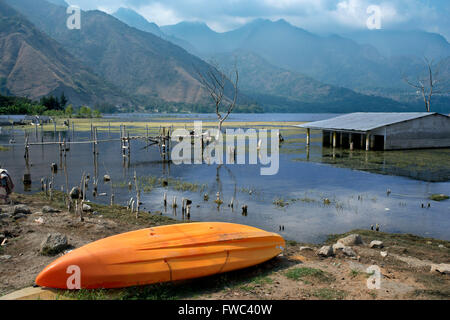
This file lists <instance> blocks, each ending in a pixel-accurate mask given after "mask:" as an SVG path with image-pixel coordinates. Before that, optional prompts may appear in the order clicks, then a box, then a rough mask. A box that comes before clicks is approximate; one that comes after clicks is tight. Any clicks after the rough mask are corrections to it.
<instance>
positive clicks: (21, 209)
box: [14, 204, 31, 215]
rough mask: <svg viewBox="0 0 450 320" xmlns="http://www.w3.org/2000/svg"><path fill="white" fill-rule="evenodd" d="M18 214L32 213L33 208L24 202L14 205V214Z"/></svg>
mask: <svg viewBox="0 0 450 320" xmlns="http://www.w3.org/2000/svg"><path fill="white" fill-rule="evenodd" d="M17 214H31V210H30V208H28V207H27V206H26V205H24V204H18V205H17V206H15V207H14V215H17Z"/></svg>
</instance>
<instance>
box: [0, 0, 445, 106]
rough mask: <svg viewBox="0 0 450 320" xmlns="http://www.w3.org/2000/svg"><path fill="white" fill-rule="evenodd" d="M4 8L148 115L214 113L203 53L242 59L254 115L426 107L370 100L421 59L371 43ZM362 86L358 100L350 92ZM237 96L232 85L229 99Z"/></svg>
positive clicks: (265, 29) (286, 30)
mask: <svg viewBox="0 0 450 320" xmlns="http://www.w3.org/2000/svg"><path fill="white" fill-rule="evenodd" d="M0 1H7V2H8V3H9V4H11V6H13V7H15V8H16V9H17V10H19V11H20V12H21V13H22V14H24V15H25V16H26V17H27V18H28V19H29V20H31V21H32V22H33V23H34V24H35V25H36V26H37V27H38V28H39V29H40V30H42V31H43V32H45V33H46V35H48V36H50V37H52V38H53V39H55V40H56V41H57V42H58V43H59V44H61V46H62V47H63V48H64V49H63V50H64V51H68V52H70V53H71V54H72V55H73V56H74V57H75V58H76V59H77V60H79V61H80V64H82V65H84V66H87V68H90V69H92V70H93V71H94V72H95V73H96V74H98V75H99V76H98V78H99V79H105V81H104V82H105V84H106V83H108V82H109V83H112V86H115V87H118V88H120V90H122V91H123V92H124V94H123V95H122V96H123V97H124V100H127V101H129V102H131V101H133V102H132V103H133V104H134V105H136V107H139V106H140V107H147V108H148V109H147V110H164V109H165V108H166V107H167V106H168V104H180V105H186V106H192V108H196V109H195V110H200V109H201V110H205V109H202V108H203V107H202V106H205V105H211V99H210V97H209V94H208V92H207V91H206V90H205V88H203V86H202V85H201V83H200V79H199V76H198V74H197V71H200V72H205V71H206V70H209V69H210V68H211V64H208V63H207V62H205V61H203V60H202V59H200V58H198V57H196V56H195V55H194V54H191V53H192V52H193V51H197V52H200V51H203V53H202V54H201V55H200V56H201V58H203V59H205V60H206V61H208V60H209V59H211V58H212V59H213V60H216V61H217V62H219V67H221V66H224V67H226V68H227V69H228V70H230V68H231V67H232V65H233V61H232V58H233V57H234V56H235V55H236V56H237V58H238V60H239V61H240V62H241V63H240V66H239V68H240V76H241V81H240V93H241V95H240V98H239V103H242V104H245V105H246V106H247V107H251V106H252V105H254V103H257V104H258V106H256V107H255V110H259V109H260V107H261V106H262V107H263V109H264V110H265V111H280V112H352V111H407V110H411V111H412V110H416V109H414V108H416V106H412V105H406V104H405V103H399V102H396V101H394V100H392V99H386V98H384V97H379V96H375V95H371V94H369V95H367V94H364V93H365V92H371V93H374V94H376V95H386V90H388V89H389V90H392V92H393V97H394V96H395V94H396V93H397V92H399V89H398V88H399V87H397V86H398V85H399V84H398V81H397V80H396V79H397V77H398V73H399V72H398V71H397V70H394V69H396V68H397V69H401V68H403V67H408V68H409V69H408V70H409V71H410V72H411V70H414V69H413V67H414V66H416V67H417V66H419V62H418V61H414V60H411V59H409V58H408V59H404V58H402V57H397V56H396V57H394V58H387V57H385V56H383V55H382V54H380V53H379V51H378V50H377V49H376V48H375V47H374V46H372V45H370V44H369V45H368V44H360V43H358V42H357V41H355V40H351V39H348V38H344V37H341V36H336V35H334V36H328V37H321V36H317V35H315V34H313V33H310V32H308V31H306V30H303V29H301V28H297V27H294V26H292V25H290V24H289V23H288V22H286V21H284V20H279V21H276V22H272V21H270V20H264V19H257V20H255V21H253V22H251V23H249V24H247V25H245V26H243V27H242V28H239V29H237V30H233V31H230V32H226V33H217V32H215V31H213V30H211V29H210V28H209V27H208V26H207V25H206V24H204V23H199V22H195V23H192V22H189V23H181V24H178V25H175V26H164V27H161V28H159V27H158V26H157V25H156V24H154V23H151V22H149V21H147V20H146V19H145V18H144V17H142V16H140V15H139V14H137V13H136V12H134V11H133V10H131V9H123V8H122V9H119V10H118V11H117V12H116V13H114V16H115V17H113V16H111V15H108V14H106V13H104V12H101V11H98V10H94V11H87V12H85V11H83V12H82V28H81V30H69V29H67V27H66V25H65V23H66V20H67V17H68V15H67V14H66V10H65V8H64V7H63V6H61V5H54V4H51V3H49V2H47V1H44V0H0ZM53 1H56V0H53ZM57 2H60V1H57ZM180 38H182V40H179V39H180ZM176 41H178V43H175V42H176ZM190 41H192V42H193V43H194V45H192V44H191V43H190ZM182 47H184V49H182ZM194 47H195V48H194ZM192 48H194V49H192ZM189 52H191V53H189ZM411 61H414V62H413V63H412V62H411ZM394 67H395V68H394ZM304 69H305V70H306V71H305V72H303V71H301V70H304ZM299 70H300V71H299ZM2 83H4V80H2V79H0V92H4V91H2ZM380 84H384V86H379V85H380ZM3 87H4V86H3ZM94 87H95V86H94ZM352 87H355V90H356V91H357V92H355V91H354V90H351V89H348V88H352ZM230 89H231V86H230V84H227V90H226V93H227V95H228V94H230V93H231V92H230ZM358 91H359V92H358ZM116 92H119V91H118V90H117V91H116ZM117 95H118V94H116V96H117ZM130 97H132V98H130ZM408 102H409V101H408ZM413 102H414V101H413ZM444 104H445V102H444ZM198 107H200V108H198ZM188 108H189V107H188ZM182 109H183V110H187V109H186V108H185V107H182ZM171 110H173V111H175V112H176V110H177V108H175V109H171ZM246 110H250V111H251V109H246ZM419 110H420V109H419Z"/></svg>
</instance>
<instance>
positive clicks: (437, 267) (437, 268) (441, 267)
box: [431, 263, 450, 274]
mask: <svg viewBox="0 0 450 320" xmlns="http://www.w3.org/2000/svg"><path fill="white" fill-rule="evenodd" d="M431 272H432V273H435V272H438V273H440V274H450V264H446V263H441V264H433V265H431Z"/></svg>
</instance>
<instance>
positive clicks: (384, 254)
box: [380, 251, 388, 258]
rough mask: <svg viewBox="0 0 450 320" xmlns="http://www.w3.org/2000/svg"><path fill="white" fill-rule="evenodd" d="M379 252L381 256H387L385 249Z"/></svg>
mask: <svg viewBox="0 0 450 320" xmlns="http://www.w3.org/2000/svg"><path fill="white" fill-rule="evenodd" d="M380 254H381V256H382V257H383V258H386V257H387V256H388V253H387V251H381V252H380Z"/></svg>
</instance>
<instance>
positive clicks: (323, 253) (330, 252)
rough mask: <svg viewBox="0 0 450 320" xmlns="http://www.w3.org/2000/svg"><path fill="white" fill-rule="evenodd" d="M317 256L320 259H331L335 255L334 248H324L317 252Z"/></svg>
mask: <svg viewBox="0 0 450 320" xmlns="http://www.w3.org/2000/svg"><path fill="white" fill-rule="evenodd" d="M317 255H318V256H320V257H330V256H332V255H333V247H332V246H323V247H322V248H320V249H319V251H318V252H317Z"/></svg>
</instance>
